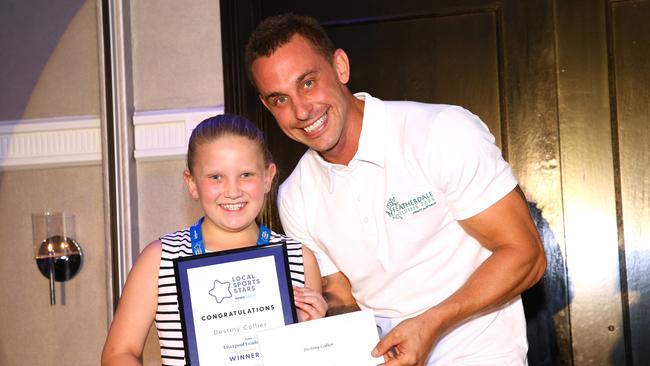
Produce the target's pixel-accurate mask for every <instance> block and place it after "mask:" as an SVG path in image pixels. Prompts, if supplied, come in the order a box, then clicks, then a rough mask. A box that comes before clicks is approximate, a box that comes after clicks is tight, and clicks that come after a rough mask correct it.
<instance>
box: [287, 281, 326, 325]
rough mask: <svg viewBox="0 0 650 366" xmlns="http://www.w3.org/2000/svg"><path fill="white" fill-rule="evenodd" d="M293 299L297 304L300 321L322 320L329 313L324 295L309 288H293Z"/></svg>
mask: <svg viewBox="0 0 650 366" xmlns="http://www.w3.org/2000/svg"><path fill="white" fill-rule="evenodd" d="M293 299H294V301H295V303H296V310H297V314H298V321H301V322H304V321H307V320H312V319H318V318H322V317H324V316H325V313H326V312H327V302H326V301H325V299H324V298H323V295H321V294H320V293H319V292H318V291H315V290H312V289H310V288H309V287H296V286H293Z"/></svg>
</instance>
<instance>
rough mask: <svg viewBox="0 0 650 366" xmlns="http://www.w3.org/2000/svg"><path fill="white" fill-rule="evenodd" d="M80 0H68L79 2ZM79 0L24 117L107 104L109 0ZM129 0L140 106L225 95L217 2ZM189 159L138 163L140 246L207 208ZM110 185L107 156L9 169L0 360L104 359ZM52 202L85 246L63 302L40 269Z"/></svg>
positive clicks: (83, 111) (193, 103)
mask: <svg viewBox="0 0 650 366" xmlns="http://www.w3.org/2000/svg"><path fill="white" fill-rule="evenodd" d="M34 1H35V0H34ZM45 3H46V2H43V4H45ZM72 3H73V1H70V2H69V3H66V6H75V5H74V4H72ZM78 3H79V4H81V6H80V7H79V9H78V11H76V15H75V16H74V17H72V18H71V21H70V22H69V24H68V26H67V28H66V29H65V31H64V32H63V35H62V36H61V37H60V39H58V41H57V44H56V47H54V48H53V51H52V53H51V54H50V55H49V56H48V55H46V56H47V62H46V63H45V65H44V66H43V67H42V69H40V70H36V74H38V75H34V79H35V80H37V82H36V84H35V85H34V87H33V89H32V91H31V94H30V95H29V98H28V100H27V102H26V103H25V105H26V108H25V110H24V113H23V114H22V117H23V118H30V119H31V118H50V117H54V118H59V117H70V116H77V115H90V116H100V115H101V114H102V112H101V110H100V108H101V104H102V103H101V98H102V94H101V84H100V75H101V73H102V70H101V68H100V63H99V60H100V56H101V50H100V49H99V47H98V39H99V38H100V37H99V36H98V30H99V29H100V28H99V26H98V12H97V10H98V9H97V4H98V3H99V1H98V0H87V1H85V2H83V1H79V2H78ZM124 4H125V5H124V6H130V7H131V9H129V10H130V14H131V18H130V21H131V33H130V34H127V35H126V37H127V38H128V39H129V41H130V43H131V45H132V53H131V55H132V58H131V59H129V60H126V63H127V68H129V69H130V74H131V75H132V77H133V79H132V80H131V81H130V82H129V84H130V85H131V86H132V88H133V101H131V102H132V104H133V106H134V107H135V111H136V113H137V112H140V111H148V110H165V109H176V110H178V109H192V108H195V107H214V106H220V105H222V104H223V81H222V64H221V42H220V38H221V35H220V20H219V8H218V2H217V1H212V0H196V1H194V0H183V1H174V2H172V1H167V2H160V1H154V0H142V1H134V2H131V1H124ZM41 5H42V4H41ZM3 9H4V8H3ZM33 11H34V12H45V13H47V12H48V9H47V6H42V7H37V6H34V10H33ZM9 18H11V17H9ZM15 18H16V19H15V21H16V22H20V21H21V19H19V18H20V17H15ZM3 26H6V25H3ZM44 36H45V35H44ZM13 44H14V46H13V47H20V48H21V50H22V48H23V47H28V48H33V50H32V51H31V52H39V50H42V47H39V45H38V44H36V43H33V42H15V43H13ZM4 51H5V49H3V53H4ZM9 52H11V50H9ZM5 86H6V85H3V86H2V88H0V93H2V94H3V95H7V94H5V93H10V92H11V88H10V87H9V86H6V88H5ZM0 97H2V96H0ZM5 118H7V117H5ZM0 119H2V118H0ZM9 119H12V118H11V117H9ZM1 122H2V121H0V123H1ZM1 163H2V162H1V161H0V164H1ZM184 166H185V163H184V160H183V159H182V158H179V157H176V158H172V159H167V160H157V161H145V162H138V163H137V164H136V170H137V187H136V190H137V192H138V200H137V207H138V218H137V224H138V226H139V228H138V229H139V235H140V239H139V242H138V243H136V245H138V247H139V248H140V249H141V248H143V247H144V246H145V245H146V244H147V243H149V242H150V241H152V240H154V239H156V238H157V237H158V236H160V235H161V234H164V233H167V232H169V231H172V230H177V229H180V228H183V227H185V226H187V225H188V224H189V223H191V222H193V221H194V220H196V218H197V217H198V216H199V215H200V210H199V208H198V207H197V206H196V205H195V204H194V203H193V202H192V201H191V200H190V199H189V197H188V195H187V193H186V190H185V187H184V186H183V181H182V171H183V169H184ZM103 184H104V177H103V176H102V167H101V165H91V166H76V167H63V168H38V169H29V168H28V169H23V170H17V171H7V170H0V242H1V243H4V244H2V246H3V248H2V249H3V255H2V256H1V257H0V275H1V276H2V278H4V279H5V284H3V285H2V286H0V308H1V309H2V311H1V312H0V322H2V324H3V329H4V330H3V331H2V332H0V365H46V366H47V365H97V364H98V363H99V356H100V353H101V348H102V346H103V342H104V340H105V337H106V332H107V329H108V322H107V319H108V318H109V314H111V313H112V309H108V308H107V303H108V299H107V296H108V295H107V294H108V293H110V289H109V288H108V281H107V279H108V274H107V269H110V263H107V259H106V258H107V257H106V253H107V247H106V242H107V241H106V240H105V231H104V230H105V221H106V220H105V217H104V215H103V213H104V209H105V208H104V205H105V203H104V193H103V192H104V189H105V187H104V186H103ZM42 211H66V212H71V213H73V214H75V216H76V232H77V238H76V239H77V240H78V242H79V243H80V245H81V246H82V249H83V251H84V254H85V259H84V265H83V267H82V269H81V271H80V272H79V274H78V275H77V276H76V277H75V278H73V279H72V280H70V281H68V282H66V283H65V284H64V285H61V284H58V283H57V286H56V290H57V300H59V301H60V300H62V299H63V298H62V296H61V295H62V292H61V291H62V290H65V304H61V303H59V304H57V305H56V306H50V304H49V297H48V296H49V295H48V282H47V279H46V278H45V277H43V276H42V275H41V274H40V273H39V272H38V270H37V268H36V264H35V262H34V260H33V256H32V247H31V244H32V230H31V214H32V213H34V212H42ZM154 333H155V331H154ZM157 347H158V346H157V342H156V340H155V336H153V337H150V341H149V342H148V344H147V349H146V352H145V364H147V365H158V364H159V363H160V358H159V354H158V353H159V352H158V349H157ZM35 350H37V352H35ZM48 355H55V357H48Z"/></svg>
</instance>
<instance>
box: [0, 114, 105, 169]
mask: <svg viewBox="0 0 650 366" xmlns="http://www.w3.org/2000/svg"><path fill="white" fill-rule="evenodd" d="M101 159H102V154H101V128H100V120H99V117H97V116H80V117H58V118H45V119H24V120H18V121H0V170H15V169H34V168H45V167H60V166H74V165H95V164H100V163H101Z"/></svg>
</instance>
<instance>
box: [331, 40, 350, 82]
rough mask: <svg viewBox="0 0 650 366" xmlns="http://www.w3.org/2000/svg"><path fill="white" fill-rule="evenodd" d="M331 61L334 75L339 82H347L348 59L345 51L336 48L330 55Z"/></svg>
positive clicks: (348, 74) (348, 76) (348, 72)
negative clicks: (334, 71)
mask: <svg viewBox="0 0 650 366" xmlns="http://www.w3.org/2000/svg"><path fill="white" fill-rule="evenodd" d="M332 63H333V65H334V70H336V76H337V78H338V79H339V82H340V83H341V84H347V83H348V81H350V60H349V59H348V55H347V53H345V51H343V50H342V49H340V48H337V49H336V51H334V55H332Z"/></svg>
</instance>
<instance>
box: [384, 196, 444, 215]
mask: <svg viewBox="0 0 650 366" xmlns="http://www.w3.org/2000/svg"><path fill="white" fill-rule="evenodd" d="M437 203H438V202H437V201H436V199H435V197H433V193H431V192H427V193H425V194H422V195H420V196H417V197H414V198H412V199H410V200H408V201H405V202H400V201H398V200H397V199H396V198H395V197H391V198H389V199H388V202H387V203H386V214H387V215H388V216H390V218H392V219H403V218H404V217H405V216H408V215H415V214H416V213H418V212H421V211H423V210H426V209H427V208H429V207H432V206H435V205H436V204H437Z"/></svg>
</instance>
